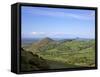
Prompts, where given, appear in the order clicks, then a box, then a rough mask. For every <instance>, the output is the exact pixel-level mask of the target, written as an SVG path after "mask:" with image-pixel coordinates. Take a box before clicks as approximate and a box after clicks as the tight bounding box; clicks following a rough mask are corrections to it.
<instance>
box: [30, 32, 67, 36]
mask: <svg viewBox="0 0 100 77" xmlns="http://www.w3.org/2000/svg"><path fill="white" fill-rule="evenodd" d="M66 34H67V33H64V32H31V35H48V36H49V35H66Z"/></svg>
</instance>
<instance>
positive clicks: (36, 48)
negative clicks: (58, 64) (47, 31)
mask: <svg viewBox="0 0 100 77" xmlns="http://www.w3.org/2000/svg"><path fill="white" fill-rule="evenodd" d="M54 46H56V42H55V41H54V40H53V39H51V38H48V37H46V38H43V39H42V40H40V41H38V42H36V43H33V44H31V45H30V46H29V48H27V49H28V50H30V51H32V52H33V53H35V52H40V51H44V50H46V49H51V48H53V47H54Z"/></svg>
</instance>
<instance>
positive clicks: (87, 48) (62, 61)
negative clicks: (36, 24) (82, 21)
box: [21, 38, 95, 70]
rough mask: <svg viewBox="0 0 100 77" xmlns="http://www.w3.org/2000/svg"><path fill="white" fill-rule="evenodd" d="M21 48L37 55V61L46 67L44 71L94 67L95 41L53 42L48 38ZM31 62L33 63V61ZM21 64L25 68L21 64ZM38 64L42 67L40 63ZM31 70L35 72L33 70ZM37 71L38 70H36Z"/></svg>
mask: <svg viewBox="0 0 100 77" xmlns="http://www.w3.org/2000/svg"><path fill="white" fill-rule="evenodd" d="M22 47H23V49H24V50H25V51H27V52H28V53H29V52H32V54H36V55H38V59H40V57H41V58H42V60H44V63H45V64H46V65H47V67H45V69H61V68H78V67H94V66H95V40H93V39H91V40H75V39H73V40H64V41H54V40H52V39H50V38H45V39H43V40H41V41H38V42H36V43H31V44H28V45H25V46H24V45H22ZM21 56H23V54H21ZM27 57H28V56H27ZM27 57H26V58H27ZM36 59H37V58H36ZM23 60H24V59H23ZM23 60H22V61H23ZM32 60H33V61H35V60H34V59H32ZM36 61H40V60H36ZM27 63H28V61H27ZM22 64H23V65H24V66H25V64H24V63H23V62H22ZM40 64H41V65H42V66H43V63H41V61H40ZM37 65H38V64H37ZM26 66H27V65H26ZM33 66H34V64H33ZM32 69H33V70H36V69H34V68H32ZM32 69H31V70H32ZM42 69H44V67H42ZM24 70H25V68H24ZM38 70H40V69H39V68H38Z"/></svg>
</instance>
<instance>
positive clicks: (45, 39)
mask: <svg viewBox="0 0 100 77" xmlns="http://www.w3.org/2000/svg"><path fill="white" fill-rule="evenodd" d="M39 42H40V43H44V42H45V43H49V42H54V40H53V39H51V38H49V37H46V38H44V39H42V40H40V41H39Z"/></svg>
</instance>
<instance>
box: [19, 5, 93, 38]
mask: <svg viewBox="0 0 100 77" xmlns="http://www.w3.org/2000/svg"><path fill="white" fill-rule="evenodd" d="M21 21H22V22H21V29H22V30H21V31H22V32H21V34H22V38H44V37H51V38H77V37H78V38H95V11H94V10H80V9H61V8H46V7H31V6H30V7H29V6H22V7H21Z"/></svg>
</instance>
